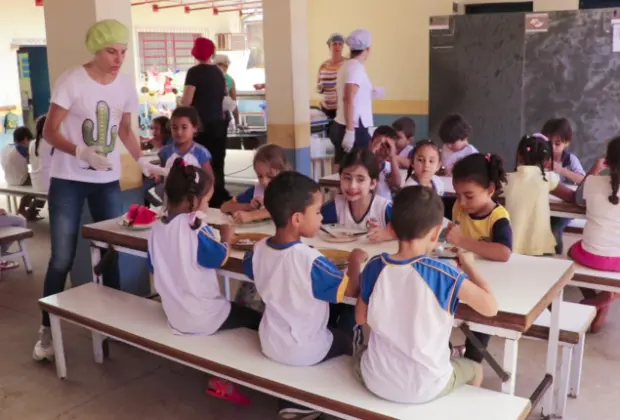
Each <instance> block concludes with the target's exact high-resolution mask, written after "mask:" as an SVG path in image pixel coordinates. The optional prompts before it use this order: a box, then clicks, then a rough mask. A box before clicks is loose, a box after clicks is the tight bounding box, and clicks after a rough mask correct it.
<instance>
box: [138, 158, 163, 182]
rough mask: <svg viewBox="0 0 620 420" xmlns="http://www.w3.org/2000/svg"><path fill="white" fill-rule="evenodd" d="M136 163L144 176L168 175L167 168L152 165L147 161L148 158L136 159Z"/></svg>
mask: <svg viewBox="0 0 620 420" xmlns="http://www.w3.org/2000/svg"><path fill="white" fill-rule="evenodd" d="M138 165H140V168H141V169H142V173H143V174H144V176H146V177H150V176H153V175H159V176H163V177H167V176H168V172H169V170H168V169H167V168H162V167H161V166H159V165H153V164H152V163H151V162H149V161H148V158H140V159H138Z"/></svg>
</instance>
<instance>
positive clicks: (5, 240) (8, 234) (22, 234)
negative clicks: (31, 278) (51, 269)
mask: <svg viewBox="0 0 620 420" xmlns="http://www.w3.org/2000/svg"><path fill="white" fill-rule="evenodd" d="M33 236H34V233H33V232H32V230H30V229H27V228H22V227H15V226H6V227H0V244H2V245H8V244H12V243H13V242H17V247H18V248H19V249H18V250H17V251H10V250H9V249H5V250H3V252H1V253H0V257H1V258H5V257H22V259H23V260H24V267H25V268H26V272H27V273H32V263H31V262H30V255H28V247H27V246H26V242H25V240H26V239H28V238H32V237H33Z"/></svg>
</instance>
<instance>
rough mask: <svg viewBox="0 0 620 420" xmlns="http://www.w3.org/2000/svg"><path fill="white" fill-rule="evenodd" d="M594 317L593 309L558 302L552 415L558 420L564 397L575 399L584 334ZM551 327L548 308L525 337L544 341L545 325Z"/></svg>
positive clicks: (564, 406) (578, 384)
mask: <svg viewBox="0 0 620 420" xmlns="http://www.w3.org/2000/svg"><path fill="white" fill-rule="evenodd" d="M595 316H596V308H594V307H593V306H588V305H582V304H579V303H572V302H562V310H561V312H560V345H561V346H562V355H561V357H560V376H559V378H558V382H559V387H558V397H557V399H556V400H555V403H556V410H555V411H554V412H555V413H558V414H559V417H560V418H563V417H564V414H565V413H566V401H567V396H570V397H572V398H577V396H578V395H579V386H580V383H581V370H582V366H583V349H584V347H585V342H586V332H587V331H588V329H589V328H590V324H592V321H593V320H594V317H595ZM550 325H551V312H550V311H549V310H548V309H545V311H544V312H543V313H542V314H540V316H539V317H538V318H537V319H536V321H535V322H534V325H532V327H531V328H530V329H529V330H528V331H526V332H525V333H524V334H523V336H524V337H525V338H533V339H537V340H543V341H547V340H548V339H549V326H550Z"/></svg>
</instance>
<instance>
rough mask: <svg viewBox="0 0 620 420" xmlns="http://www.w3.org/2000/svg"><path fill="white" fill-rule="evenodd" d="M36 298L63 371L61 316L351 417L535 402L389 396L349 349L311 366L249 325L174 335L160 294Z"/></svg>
mask: <svg viewBox="0 0 620 420" xmlns="http://www.w3.org/2000/svg"><path fill="white" fill-rule="evenodd" d="M39 304H40V306H41V308H42V309H44V310H46V311H48V312H49V313H50V315H51V316H52V333H53V335H54V345H55V349H56V350H57V352H56V365H57V368H58V367H59V365H60V369H59V375H60V376H61V377H64V376H63V373H64V375H66V371H65V372H61V370H62V369H63V368H64V366H65V364H64V362H65V361H64V352H63V349H62V335H61V333H60V323H59V322H58V318H61V319H65V320H67V321H69V322H72V323H75V324H78V325H81V326H83V327H86V328H88V329H91V330H94V331H96V332H99V333H101V334H103V335H106V336H111V337H115V338H117V339H118V340H120V341H123V342H126V343H128V344H130V345H133V346H135V347H138V348H141V349H143V350H146V351H149V352H151V353H155V354H158V355H160V356H162V357H166V358H168V359H171V360H174V361H177V362H179V363H182V364H185V365H187V366H191V367H193V368H196V369H198V370H201V371H203V372H207V373H212V374H214V375H217V376H220V377H224V378H228V379H230V380H232V381H234V382H236V383H239V384H242V385H245V386H248V387H250V388H254V389H257V390H259V391H262V392H265V393H267V394H271V395H274V396H277V397H282V398H285V399H288V400H291V401H294V402H297V403H301V404H304V405H307V406H311V407H314V408H316V409H319V410H321V411H323V412H326V413H329V414H332V415H336V416H338V417H341V418H346V419H365V420H371V419H433V420H453V419H456V418H459V419H478V420H504V419H505V420H509V419H510V420H516V419H518V420H523V419H525V418H527V416H528V414H529V412H530V410H531V405H530V401H529V400H527V399H525V398H521V397H516V396H511V395H507V394H501V393H498V392H494V391H490V390H486V389H479V388H473V387H470V386H464V387H462V388H460V389H458V390H457V391H455V392H454V393H452V394H450V395H448V396H446V397H444V398H442V399H440V400H438V401H435V402H431V403H428V404H420V405H405V404H395V403H391V402H388V401H385V400H382V399H380V398H378V397H375V396H374V395H372V394H371V393H370V392H368V391H367V390H366V389H365V388H364V387H363V386H362V385H361V384H360V383H359V382H358V381H357V380H356V379H355V378H354V376H353V370H352V366H351V358H350V357H344V356H343V357H339V358H336V359H333V360H330V361H328V362H325V363H322V364H319V365H317V366H312V367H291V366H285V365H281V364H278V363H275V362H273V361H271V360H269V359H267V358H265V357H264V356H263V354H262V353H261V351H260V345H259V342H258V337H257V334H256V333H255V332H253V331H250V330H247V329H238V330H231V331H225V332H222V333H218V334H215V335H213V336H210V337H202V336H178V335H174V334H173V333H172V331H171V329H170V327H169V326H168V324H167V320H166V317H165V314H164V313H163V310H162V307H161V304H160V303H159V302H156V301H152V300H147V299H143V298H139V297H137V296H133V295H130V294H127V293H124V292H120V291H117V290H113V289H109V288H106V287H104V286H101V285H98V284H94V283H89V284H85V285H83V286H79V287H76V288H73V289H70V290H67V291H65V292H62V293H60V294H57V295H54V296H49V297H47V298H43V299H41V300H40V301H39ZM97 335H98V334H97ZM57 340H60V342H58V341H57ZM58 350H60V353H59V351H58ZM59 358H62V359H59Z"/></svg>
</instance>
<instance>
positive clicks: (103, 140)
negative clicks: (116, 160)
mask: <svg viewBox="0 0 620 420" xmlns="http://www.w3.org/2000/svg"><path fill="white" fill-rule="evenodd" d="M109 126H110V107H109V106H108V104H107V103H106V102H105V101H99V102H97V126H96V127H97V133H96V135H97V137H95V123H94V122H93V120H91V119H87V120H86V121H84V123H82V137H83V139H84V143H85V144H86V145H87V146H89V147H90V146H98V147H101V152H100V153H101V154H102V155H103V156H107V155H108V154H110V153H112V151H113V150H114V147H115V146H116V138H117V137H118V127H117V126H113V127H112V129H111V130H110V142H109V143H108V128H109Z"/></svg>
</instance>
